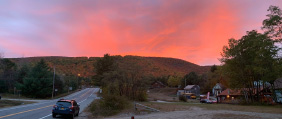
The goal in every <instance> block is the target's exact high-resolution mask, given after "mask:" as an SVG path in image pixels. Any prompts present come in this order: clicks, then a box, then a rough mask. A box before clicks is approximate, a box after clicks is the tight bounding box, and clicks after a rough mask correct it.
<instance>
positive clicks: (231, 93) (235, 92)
mask: <svg viewBox="0 0 282 119" xmlns="http://www.w3.org/2000/svg"><path fill="white" fill-rule="evenodd" d="M251 91H252V95H253V96H255V95H257V94H259V95H260V98H261V99H262V100H263V101H265V102H272V99H271V98H269V96H268V95H271V93H269V90H268V88H262V87H261V88H260V89H258V92H257V89H256V88H253V89H252V90H251ZM248 93H249V89H248V88H240V89H229V88H227V89H226V90H224V91H222V92H221V93H220V94H218V96H217V101H218V102H226V103H238V101H239V99H240V98H242V97H245V98H246V96H247V95H248ZM244 94H246V95H244Z"/></svg>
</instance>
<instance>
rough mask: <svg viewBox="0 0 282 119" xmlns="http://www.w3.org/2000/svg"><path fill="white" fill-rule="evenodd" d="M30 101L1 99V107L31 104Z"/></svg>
mask: <svg viewBox="0 0 282 119" xmlns="http://www.w3.org/2000/svg"><path fill="white" fill-rule="evenodd" d="M31 103H34V102H30V101H16V100H0V108H5V107H12V106H17V105H24V104H31Z"/></svg>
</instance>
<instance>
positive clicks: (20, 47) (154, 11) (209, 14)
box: [0, 0, 282, 65]
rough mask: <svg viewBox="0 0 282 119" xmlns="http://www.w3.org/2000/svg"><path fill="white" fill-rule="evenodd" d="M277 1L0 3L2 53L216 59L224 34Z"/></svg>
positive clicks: (256, 21)
mask: <svg viewBox="0 0 282 119" xmlns="http://www.w3.org/2000/svg"><path fill="white" fill-rule="evenodd" d="M279 4H282V2H280V1H275V0H268V1H254V0H250V1H239V2H238V1H237V0H230V1H225V0H219V1H210V0H205V1H198V0H189V1H188V0H122V1H116V0H81V1H74V0H60V1H57V0H48V1H38V0H27V1H20V0H18V1H0V7H1V9H0V21H1V22H0V41H1V43H0V51H3V52H4V53H5V57H22V56H25V57H30V56H88V57H91V56H99V57H100V56H103V54H105V53H110V54H112V55H139V56H156V57H174V58H180V59H184V60H186V61H190V62H193V63H196V64H199V65H212V64H220V62H219V61H218V58H220V57H221V56H220V52H221V50H222V47H223V46H224V45H226V44H227V41H228V39H229V38H240V37H241V36H242V35H244V34H245V32H246V31H247V30H252V29H256V30H259V28H260V26H261V23H262V20H263V19H265V18H266V17H265V15H266V14H267V8H268V7H269V6H270V5H279Z"/></svg>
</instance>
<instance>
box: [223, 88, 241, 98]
mask: <svg viewBox="0 0 282 119" xmlns="http://www.w3.org/2000/svg"><path fill="white" fill-rule="evenodd" d="M225 95H242V94H241V90H240V89H237V90H231V89H229V88H227V89H226V90H224V91H222V92H221V93H220V94H219V95H218V96H225Z"/></svg>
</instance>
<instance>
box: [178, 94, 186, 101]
mask: <svg viewBox="0 0 282 119" xmlns="http://www.w3.org/2000/svg"><path fill="white" fill-rule="evenodd" d="M179 101H183V102H187V98H186V97H185V96H183V95H180V96H179Z"/></svg>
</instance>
